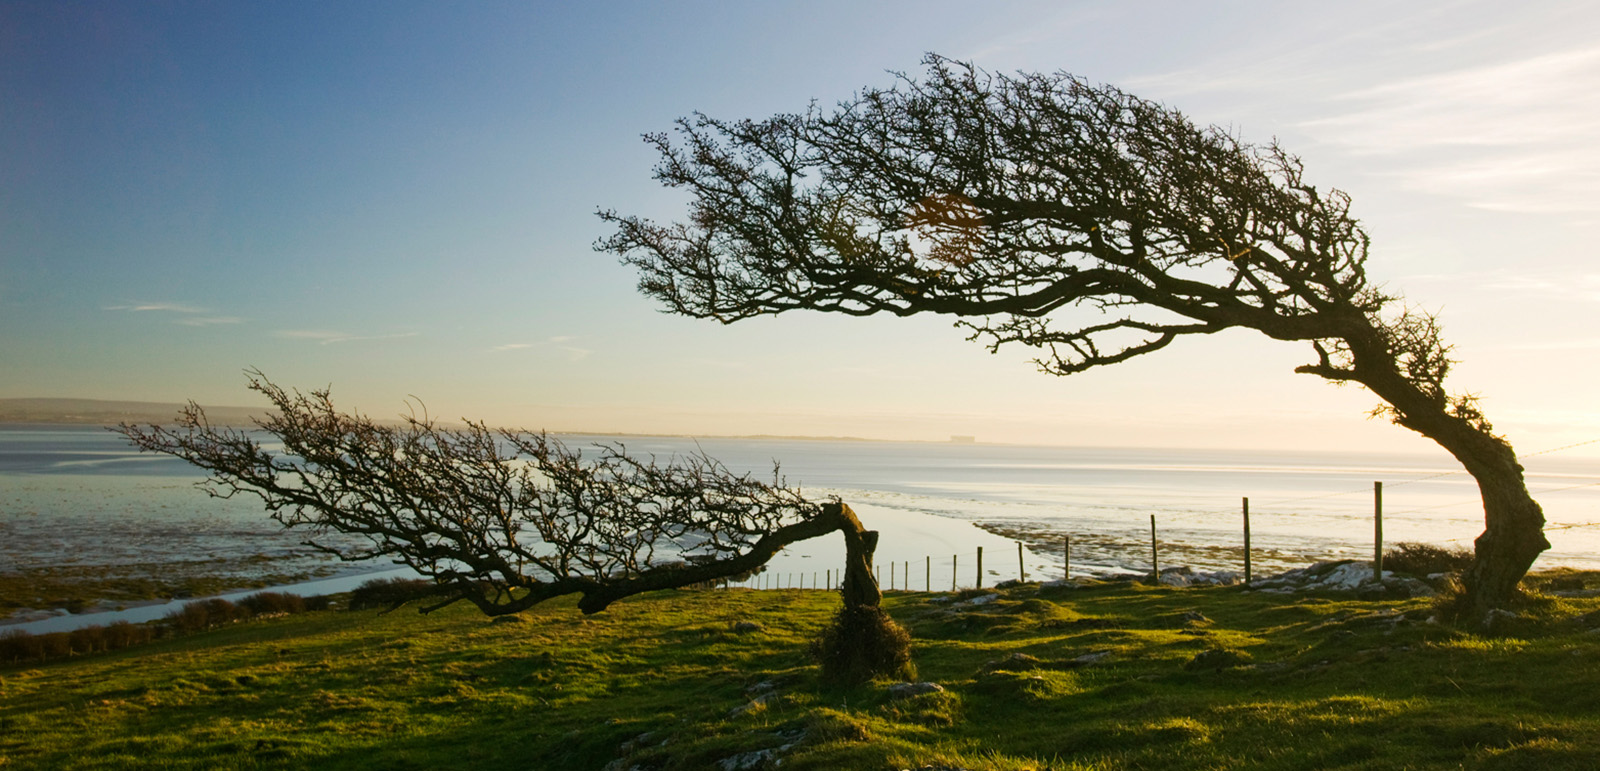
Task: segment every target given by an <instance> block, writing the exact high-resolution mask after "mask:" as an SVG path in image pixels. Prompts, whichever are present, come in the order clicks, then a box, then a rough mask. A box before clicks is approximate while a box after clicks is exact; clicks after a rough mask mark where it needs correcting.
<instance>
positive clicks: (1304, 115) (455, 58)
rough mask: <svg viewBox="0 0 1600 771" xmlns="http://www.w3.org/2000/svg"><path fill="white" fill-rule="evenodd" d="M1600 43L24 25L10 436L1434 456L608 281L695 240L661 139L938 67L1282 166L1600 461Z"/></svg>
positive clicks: (1368, 31)
mask: <svg viewBox="0 0 1600 771" xmlns="http://www.w3.org/2000/svg"><path fill="white" fill-rule="evenodd" d="M1396 8H1399V9H1402V10H1399V11H1397V10H1395V9H1396ZM1596 41H1600V11H1597V10H1593V9H1592V8H1591V7H1590V6H1589V5H1588V4H1585V3H1577V2H1574V3H1550V2H1547V3H1531V4H1522V5H1519V6H1518V7H1517V8H1516V9H1514V10H1513V9H1510V8H1509V7H1508V6H1507V4H1503V3H1493V2H1452V3H1406V4H1395V3H1379V2H1354V3H1344V4H1339V6H1338V7H1325V6H1313V5H1310V4H1283V3H1269V2H1232V3H1208V4H1193V3H1160V2H1148V3H1112V2H1104V3H1102V2H1012V3H1006V2H996V3H984V4H975V3H940V2H917V3H909V2H908V3H844V2H806V3H733V2H726V3H712V2H701V3H670V4H668V3H644V2H618V3H607V4H577V3H506V4H493V3H468V4H461V3H451V4H446V3H405V2H398V3H381V4H379V3H293V2H275V3H257V4H244V3H184V2H175V3H122V2H114V3H113V2H108V3H52V4H46V3H20V2H6V3H0V362H3V363H4V365H3V367H0V397H21V396H70V397H88V398H107V399H141V400H155V401H179V400H182V399H187V398H193V399H196V400H198V401H200V402H202V403H210V404H251V403H253V402H252V401H251V397H250V395H249V394H247V393H246V392H245V391H244V388H243V384H244V378H243V376H242V375H241V371H242V370H243V369H245V368H247V367H259V368H260V369H262V370H263V371H265V372H266V373H267V374H268V375H269V376H271V377H272V378H274V379H275V380H277V381H278V382H280V383H284V384H288V385H294V386H300V387H316V386H322V385H330V384H331V385H332V387H333V389H334V395H335V398H336V399H337V400H339V401H340V402H342V403H343V404H345V405H347V406H350V407H355V408H359V409H360V410H362V411H365V412H370V413H373V414H376V415H380V416H381V415H392V414H395V413H397V412H400V411H401V410H403V409H404V408H405V400H406V398H407V397H408V395H415V396H417V397H419V398H421V399H422V401H424V402H425V403H426V404H427V406H428V407H429V409H430V410H432V411H433V412H435V413H436V414H442V415H446V416H449V417H457V416H468V417H474V418H484V419H487V420H489V421H490V422H494V423H504V424H513V425H521V426H527V427H532V428H540V427H547V428H550V429H552V430H594V431H620V432H627V431H639V432H673V433H692V434H755V433H773V434H808V435H854V436H867V437H875V438H906V439H935V440H937V439H944V438H946V437H948V436H949V435H951V434H973V435H977V436H978V437H979V438H980V439H984V440H991V441H1016V442H1031V443H1049V444H1138V445H1157V446H1161V445H1173V446H1235V447H1237V446H1245V447H1285V448H1315V447H1337V448H1342V449H1359V448H1371V449H1385V450H1394V449H1399V450H1427V449H1428V447H1427V446H1426V445H1424V444H1422V443H1420V442H1419V441H1418V440H1414V439H1411V438H1410V437H1408V436H1407V434H1406V432H1404V431H1403V430H1401V429H1398V428H1394V427H1391V426H1387V425H1385V424H1382V423H1379V422H1373V421H1367V420H1364V419H1363V418H1362V415H1363V413H1364V411H1365V410H1366V409H1368V408H1370V407H1371V406H1372V403H1373V399H1372V397H1370V396H1369V395H1366V394H1364V393H1362V392H1360V391H1358V390H1355V389H1349V388H1346V389H1337V388H1333V387H1331V386H1328V385H1326V384H1324V383H1322V382H1320V381H1317V380H1315V379H1313V378H1310V377H1306V376H1297V375H1294V374H1292V369H1293V367H1294V366H1295V365H1296V364H1299V363H1303V362H1304V361H1305V360H1306V356H1307V352H1306V351H1304V350H1301V349H1300V348H1299V347H1297V346H1287V345H1283V344H1277V343H1272V342H1269V341H1266V340H1264V339H1261V338H1260V337H1259V336H1254V335H1251V334H1248V333H1237V334H1233V333H1229V334H1222V335H1217V336H1213V337H1210V338H1206V339H1201V340H1192V341H1185V342H1184V343H1182V344H1180V345H1176V346H1173V348H1171V349H1169V350H1166V351H1162V352H1161V353H1159V354H1156V355H1153V356H1149V357H1145V358H1143V359H1142V360H1138V361H1134V362H1130V363H1128V364H1126V365H1122V366H1119V367H1116V368H1113V369H1106V370H1103V371H1097V372H1090V373H1085V374H1083V375H1079V376H1074V377H1072V378H1067V379H1060V378H1051V377H1047V376H1044V375H1040V374H1038V373H1036V372H1035V371H1034V370H1033V368H1032V367H1031V366H1030V365H1029V364H1028V363H1027V360H1028V358H1029V356H1028V352H1027V351H1025V350H1021V349H1018V350H1011V351H1005V350H1002V352H1000V353H999V354H996V355H990V354H988V353H985V352H984V351H983V350H982V349H981V348H980V347H978V346H976V345H974V344H970V343H966V342H964V341H963V340H962V339H961V335H960V334H959V333H958V332H957V331H956V330H953V329H951V328H950V327H949V324H948V322H947V321H944V320H939V319H920V318H916V319H876V318H874V319H849V318H835V317H827V316H820V315H805V314H788V315H785V316H782V317H778V318H774V319H759V320H752V321H748V322H742V323H740V324H736V325H732V326H720V325H718V324H716V323H714V322H709V321H695V320H690V319H682V318H677V317H672V316H666V315H663V314H661V313H659V312H658V311H657V310H656V309H655V308H654V307H653V306H652V305H651V303H650V302H649V301H647V300H646V299H644V298H643V297H641V296H639V295H637V294H636V293H635V292H634V290H633V284H634V277H633V276H632V275H631V273H630V272H629V271H628V270H627V269H625V268H623V267H621V266H619V265H617V264H616V263H615V261H614V259H613V258H611V257H609V256H606V255H601V254H596V253H594V252H593V251H592V250H591V248H590V245H591V244H592V243H593V241H594V240H595V239H596V238H598V237H600V236H603V235H605V233H606V230H605V228H604V227H603V225H602V223H600V222H599V221H598V220H597V219H596V218H595V217H594V211H595V210H596V209H599V208H615V209H618V210H620V211H623V212H628V213H639V214H645V215H648V216H652V217H655V218H658V219H664V220H665V219H673V218H675V217H677V216H678V215H679V214H680V213H681V211H682V204H683V200H682V199H681V198H679V197H677V196H676V195H675V194H674V193H671V192H669V191H663V190H661V189H659V188H658V187H657V186H656V184H655V183H654V182H653V181H652V180H651V179H650V168H651V166H652V164H653V162H654V158H653V156H652V155H651V153H650V151H649V150H648V148H646V147H645V146H644V145H643V143H641V142H640V135H641V134H642V133H645V132H649V131H660V130H665V129H667V128H669V127H670V125H671V122H672V120H673V119H674V118H676V117H678V116H681V115H685V114H688V113H690V112H692V111H697V110H698V111H703V112H706V113H709V114H712V115H716V116H720V117H730V118H736V117H764V116H766V115H769V114H772V113H774V112H779V111H789V110H798V109H802V108H803V107H804V106H805V105H806V104H807V103H808V102H809V101H810V100H813V99H815V100H818V101H819V102H821V103H823V104H827V103H830V102H832V101H836V100H839V99H843V98H846V97H848V96H849V95H850V94H851V93H852V92H853V91H855V90H856V89H858V88H861V87H863V86H867V85H882V84H886V83H888V82H889V80H890V78H891V76H890V75H888V74H887V71H890V70H903V71H915V70H916V69H917V68H918V62H919V60H920V59H921V57H922V55H923V53H924V52H927V51H936V52H939V53H941V54H944V55H947V56H952V57H956V58H961V59H969V60H972V61H974V62H975V63H976V64H978V65H979V66H981V67H984V68H987V69H991V70H1003V71H1010V70H1017V69H1023V70H1051V71H1053V70H1066V71H1069V72H1073V73H1076V74H1079V75H1083V76H1086V77H1088V78H1090V79H1093V80H1097V81H1103V82H1110V83H1113V84H1116V85H1119V86H1121V87H1123V88H1125V89H1128V90H1130V91H1133V92H1134V93H1138V94H1140V95H1143V96H1146V97H1150V98H1155V99H1159V100H1161V101H1163V102H1165V103H1167V104H1170V105H1172V106H1175V107H1177V108H1179V109H1181V110H1183V111H1185V112H1186V113H1188V114H1190V115H1191V116H1192V117H1193V118H1195V119H1196V120H1197V121H1199V122H1202V123H1215V124H1219V125H1223V126H1227V127H1230V128H1231V129H1233V130H1235V131H1236V132H1238V133H1239V134H1240V135H1242V136H1244V137H1245V138H1247V139H1250V140H1254V141H1268V140H1270V139H1272V138H1273V137H1277V138H1279V139H1280V140H1281V141H1282V142H1283V144H1284V145H1285V146H1287V147H1288V148H1290V149H1291V150H1293V151H1295V152H1298V153H1300V154H1301V155H1302V156H1303V157H1304V158H1305V161H1306V165H1307V169H1308V176H1309V177H1310V178H1311V179H1312V180H1313V181H1315V182H1317V183H1319V184H1321V185H1324V186H1331V187H1339V188H1341V189H1344V190H1347V191H1349V192H1350V193H1351V194H1352V196H1353V197H1354V200H1355V209H1356V213H1357V215H1358V216H1360V217H1362V219H1363V221H1364V223H1365V224H1366V226H1367V228H1368V230H1369V232H1370V233H1371V234H1372V236H1373V238H1374V249H1373V256H1372V258H1371V261H1370V263H1369V271H1370V272H1371V273H1372V274H1373V275H1374V276H1376V277H1378V278H1380V279H1381V280H1384V281H1386V282H1387V283H1388V285H1389V287H1390V288H1391V289H1394V290H1399V291H1402V292H1404V293H1405V294H1406V295H1407V296H1408V297H1409V298H1410V299H1411V300H1413V301H1414V302H1416V303H1418V304H1420V305H1422V306H1423V307H1425V308H1428V309H1433V310H1438V311H1440V313H1441V317H1442V319H1443V322H1444V325H1445V330H1446V335H1447V337H1448V338H1449V339H1450V340H1451V341H1453V342H1454V343H1455V344H1456V353H1457V355H1458V356H1459V358H1460V359H1461V362H1462V363H1461V365H1460V366H1459V367H1458V370H1457V375H1456V377H1455V379H1454V384H1455V386H1456V388H1458V389H1463V390H1470V391H1476V392H1479V393H1481V394H1482V395H1483V397H1484V399H1485V405H1486V408H1487V410H1488V414H1489V416H1490V418H1491V419H1492V420H1494V422H1495V423H1496V426H1497V427H1498V428H1499V429H1500V430H1501V431H1503V432H1505V433H1507V434H1508V435H1509V437H1510V438H1511V439H1512V440H1513V441H1514V442H1515V443H1516V444H1517V446H1518V447H1519V449H1522V450H1524V451H1527V452H1531V451H1537V450H1541V449H1547V448H1549V447H1554V446H1559V445H1562V444H1568V443H1572V442H1579V441H1586V440H1589V439H1595V438H1600V408H1597V407H1595V406H1594V404H1593V395H1594V393H1595V389H1594V385H1593V384H1594V383H1595V382H1597V380H1600V367H1597V365H1596V364H1595V361H1596V353H1597V352H1600V329H1597V325H1596V323H1595V322H1596V321H1597V320H1600V314H1597V310H1600V263H1597V261H1596V257H1595V249H1594V247H1593V244H1594V243H1595V241H1596V235H1597V234H1596V232H1595V231H1596V225H1597V222H1600V218H1597V217H1596V213H1597V211H1600V150H1597V149H1596V148H1595V147H1594V142H1593V137H1594V136H1596V134H1597V129H1600V96H1597V95H1600V42H1596Z"/></svg>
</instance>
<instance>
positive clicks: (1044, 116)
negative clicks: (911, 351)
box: [597, 55, 1549, 610]
mask: <svg viewBox="0 0 1600 771" xmlns="http://www.w3.org/2000/svg"><path fill="white" fill-rule="evenodd" d="M924 64H925V65H926V73H925V74H924V75H923V76H922V77H921V78H920V79H919V78H916V77H913V76H910V75H905V74H901V75H899V76H898V78H897V82H896V83H895V84H894V85H893V86H891V87H888V88H872V89H866V90H863V91H861V92H859V93H857V94H856V95H855V96H854V97H852V98H851V99H849V100H846V101H844V102H842V103H840V104H838V105H837V106H836V107H835V108H834V109H831V110H829V109H824V108H821V107H819V106H817V105H812V106H811V107H809V108H808V109H807V110H806V111H804V112H800V113H793V114H781V115H776V116H773V117H771V118H767V119H764V120H748V119H746V120H734V121H728V120H720V119H716V118H712V117H708V116H705V115H700V114H695V115H693V116H691V117H689V118H684V119H680V120H679V121H678V124H677V130H676V132H675V135H669V134H665V133H660V134H649V135H646V137H645V139H646V141H647V142H649V143H650V144H651V145H652V146H654V147H655V148H656V150H657V151H658V152H659V153H660V158H661V160H660V163H659V164H658V165H657V167H656V170H655V173H656V178H657V179H658V180H659V181H660V182H661V183H662V184H664V185H666V186H668V187H671V188H677V189H681V190H684V191H686V192H687V193H689V195H690V201H689V208H688V214H687V217H686V218H685V220H684V221H682V222H677V223H670V224H660V223H656V222H653V221H651V220H648V219H645V218H643V217H638V216H632V215H624V214H620V213H617V212H614V211H602V212H600V216H601V218H602V219H604V220H605V221H607V222H609V223H611V224H612V225H613V226H614V228H615V230H614V232H613V233H612V235H610V236H608V237H606V238H604V239H602V240H601V241H600V242H598V244H597V248H598V249H601V250H603V251H608V252H611V253H614V254H616V255H619V256H620V257H621V258H622V259H623V261H624V262H626V263H627V264H630V265H632V266H634V267H635V268H636V269H637V270H638V272H639V275H640V282H639V288H640V290H641V291H642V292H644V293H645V294H646V295H649V296H651V297H654V298H656V299H658V300H659V301H660V302H662V303H663V304H664V305H665V306H666V307H667V308H668V309H670V310H672V311H674V312H677V313H681V314H685V315H689V316H696V317H704V318H714V319H717V320H720V321H722V322H724V323H731V322H733V321H737V320H740V319H744V318H749V317H751V316H757V315H762V314H776V313H783V312H787V311H791V310H802V309H804V310H818V311H827V312H837V313H845V314H851V315H869V314H876V313H889V314H895V315H902V316H904V315H911V314H916V313H936V314H947V315H951V316H954V317H956V319H957V325H958V326H959V327H962V328H964V329H965V330H966V331H967V332H968V333H969V334H970V336H971V338H972V339H975V340H981V341H983V342H984V343H986V344H987V345H988V346H989V347H990V348H991V350H993V349H996V348H998V347H999V346H1002V345H1006V344H1010V343H1020V344H1022V345H1025V346H1031V347H1033V348H1036V349H1039V351H1040V354H1039V356H1038V358H1037V359H1036V362H1037V364H1038V365H1039V366H1040V368H1041V369H1043V370H1044V371H1046V372H1049V373H1052V374H1057V375H1068V374H1073V373H1078V372H1081V371H1084V370H1087V369H1091V368H1093V367H1097V366H1104V365H1109V364H1116V363H1119V362H1122V361H1126V360H1128V359H1130V358H1132V357H1135V356H1139V355H1142V354H1148V353H1152V352H1155V351H1158V350H1161V349H1162V348H1165V347H1166V346H1168V345H1170V344H1171V343H1172V342H1173V341H1174V340H1176V339H1178V338H1179V337H1182V336H1185V335H1195V334H1209V333H1213V332H1217V331H1220V330H1223V329H1229V328H1248V329H1254V330H1256V331H1258V332H1260V333H1262V334H1264V335H1266V336H1268V337H1270V338H1274V339H1277V340H1286V341H1302V342H1305V343H1307V344H1309V346H1310V349H1311V356H1312V358H1311V360H1310V361H1309V362H1308V363H1307V364H1305V365H1304V366H1301V367H1299V368H1298V369H1297V371H1299V372H1303V373H1308V374H1313V375H1317V376H1319V377H1322V378H1326V379H1328V380H1331V381H1335V382H1341V383H1342V382H1355V383H1359V384H1361V385H1363V386H1365V387H1367V388H1368V389H1370V390H1371V391H1372V392H1374V393H1375V394H1377V395H1378V396H1379V397H1380V398H1381V399H1382V400H1383V405H1382V406H1381V407H1380V408H1379V412H1381V413H1383V414H1386V415H1388V416H1389V417H1390V418H1392V419H1393V420H1394V421H1395V422H1396V423H1398V424H1400V425H1402V426H1404V427H1406V428H1409V429H1411V430H1414V431H1417V432H1419V433H1421V434H1423V435H1425V436H1427V437H1429V438H1431V439H1433V440H1434V441H1436V442H1437V443H1438V444H1440V445H1441V446H1442V447H1444V448H1445V449H1446V450H1448V451H1449V452H1450V453H1452V454H1453V455H1454V456H1455V457H1456V458H1457V459H1458V460H1460V461H1461V462H1462V464H1463V465H1464V466H1465V468H1466V469H1467V471H1469V472H1470V473H1471V474H1472V475H1473V476H1474V477H1475V478H1476V480H1477V481H1478V483H1479V487H1480V490H1481V491H1482V492H1483V497H1484V505H1485V520H1486V530H1485V532H1484V535H1483V536H1481V537H1480V538H1479V539H1478V542H1477V547H1478V548H1477V553H1478V560H1477V561H1476V562H1475V563H1474V566H1473V568H1472V569H1470V570H1469V571H1468V572H1467V574H1466V576H1465V577H1464V580H1465V582H1466V585H1467V592H1468V602H1467V605H1468V606H1470V607H1471V608H1472V609H1473V610H1483V609H1486V608H1488V607H1492V606H1495V605H1500V604H1503V603H1504V602H1506V601H1507V600H1508V599H1509V598H1510V597H1511V595H1512V594H1513V593H1514V591H1515V587H1516V584H1517V581H1518V580H1519V579H1520V578H1521V577H1522V575H1524V574H1525V573H1526V571H1527V569H1528V567H1529V566H1530V565H1531V564H1532V562H1533V560H1534V559H1535V558H1536V557H1537V556H1538V554H1539V553H1540V552H1542V551H1543V550H1545V549H1547V548H1548V547H1549V544H1548V542H1546V541H1545V540H1544V537H1543V535H1542V527H1543V523H1544V518H1543V514H1542V512H1541V511H1540V508H1539V506H1538V504H1537V503H1536V502H1534V501H1533V499H1532V498H1531V497H1530V496H1529V495H1528V493H1527V489H1526V485H1525V484H1524V482H1523V479H1522V473H1521V472H1522V468H1521V466H1520V465H1519V464H1518V463H1517V460H1516V455H1515V453H1514V452H1513V451H1512V449H1511V447H1510V445H1509V444H1507V443H1506V442H1505V441H1504V440H1503V439H1502V438H1500V437H1498V436H1496V435H1495V434H1494V433H1493V430H1492V427H1491V426H1490V424H1489V422H1488V421H1487V419H1486V418H1485V417H1484V415H1483V413H1482V412H1481V411H1480V410H1479V408H1478V404H1477V400H1476V398H1475V397H1474V396H1472V395H1470V394H1453V393H1451V392H1450V391H1449V390H1448V389H1447V388H1446V386H1445V378H1446V376H1447V375H1448V373H1449V370H1450V367H1451V364H1452V361H1451V359H1450V347H1449V346H1448V345H1446V344H1445V343H1444V342H1443V340H1442V338H1441V336H1440V328H1439V325H1438V323H1437V322H1436V320H1435V318H1434V317H1433V316H1432V315H1430V314H1427V313H1422V312H1419V311H1417V310H1415V309H1413V308H1411V307H1409V306H1407V305H1406V304H1405V303H1404V302H1403V301H1402V300H1401V299H1400V298H1399V297H1398V296H1396V295H1393V294H1389V293H1387V292H1385V291H1384V290H1383V289H1382V288H1381V287H1380V286H1377V285H1375V284H1374V283H1373V282H1372V281H1371V280H1370V279H1369V278H1368V276H1367V273H1366V260H1367V257H1368V253H1369V250H1370V246H1371V243H1370V239H1369V238H1368V236H1367V234H1366V232H1365V231H1364V230H1363V229H1362V228H1361V226H1360V223H1359V222H1358V221H1357V220H1356V218H1355V217H1354V216H1353V215H1352V214H1351V210H1350V198H1349V196H1347V195H1345V194H1344V193H1342V192H1340V191H1338V190H1330V189H1323V188H1319V187H1317V186H1316V185H1313V184H1311V183H1310V182H1309V181H1307V180H1306V178H1305V176H1304V173H1303V167H1302V164H1301V162H1300V160H1299V159H1298V158H1296V157H1295V156H1294V155H1292V154H1290V153H1288V152H1287V151H1285V150H1284V149H1283V148H1281V147H1279V146H1278V145H1277V144H1276V143H1271V144H1266V145H1253V144H1250V143H1247V142H1245V141H1243V140H1242V139H1240V138H1239V137H1238V136H1236V135H1235V134H1233V133H1232V132H1229V131H1225V130H1222V129H1219V128H1216V127H1199V126H1196V125H1195V124H1193V123H1192V122H1191V121H1190V120H1188V119H1187V118H1186V117H1184V116H1183V115H1182V114H1181V113H1180V112H1178V111H1176V110H1174V109H1172V108H1169V107H1166V106H1164V105H1161V104H1158V103H1156V102H1152V101H1149V100H1145V99H1141V98H1139V97H1137V96H1134V95H1132V94H1128V93H1126V92H1123V91H1121V90H1119V89H1116V88H1114V87H1111V86H1104V85H1095V84H1091V83H1089V82H1087V81H1085V80H1083V79H1082V78H1078V77H1074V76H1072V75H1068V74H1065V73H1055V74H1037V73H1018V74H1015V75H1007V74H993V73H988V72H985V71H983V70H980V69H978V68H976V67H974V66H972V65H971V64H966V63H961V62H956V61H952V60H949V59H946V58H943V57H939V56H934V55H930V56H929V57H928V58H927V59H926V60H925V61H924Z"/></svg>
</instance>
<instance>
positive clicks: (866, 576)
mask: <svg viewBox="0 0 1600 771" xmlns="http://www.w3.org/2000/svg"><path fill="white" fill-rule="evenodd" d="M822 510H823V516H826V517H830V518H836V519H837V521H838V527H839V530H840V532H842V533H844V548H845V555H844V581H843V582H841V584H840V586H839V594H841V595H842V596H843V597H844V605H845V607H847V608H868V607H870V608H876V607H878V605H879V604H880V603H881V602H883V592H882V591H881V590H880V589H879V588H878V579H877V577H876V576H874V575H872V555H873V553H874V552H876V551H877V550H878V531H876V530H867V529H865V528H863V527H862V525H861V520H859V519H857V518H856V513H855V512H854V511H851V510H850V507H849V506H847V505H845V504H844V503H840V502H834V503H826V504H823V507H822Z"/></svg>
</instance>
